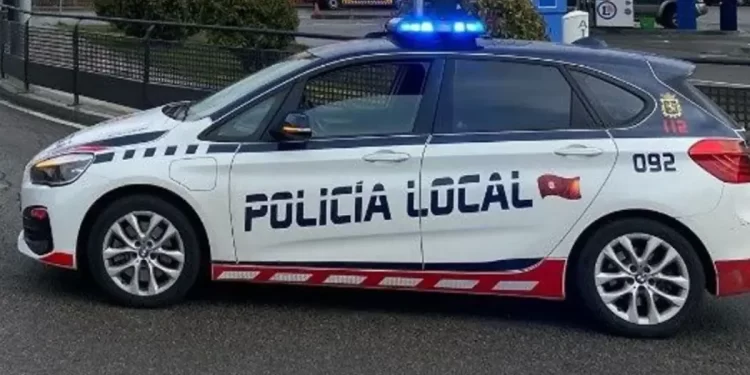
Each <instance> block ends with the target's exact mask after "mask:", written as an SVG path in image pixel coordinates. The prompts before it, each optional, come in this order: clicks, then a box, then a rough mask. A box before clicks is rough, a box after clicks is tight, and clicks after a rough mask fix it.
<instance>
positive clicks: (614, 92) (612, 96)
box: [570, 70, 646, 128]
mask: <svg viewBox="0 0 750 375" xmlns="http://www.w3.org/2000/svg"><path fill="white" fill-rule="evenodd" d="M570 73H571V75H572V76H573V78H574V79H575V80H576V82H578V84H579V85H580V86H581V89H582V90H583V92H584V94H585V95H586V96H587V97H588V98H589V101H590V102H591V103H592V104H593V105H594V107H596V109H597V111H598V112H599V114H600V115H601V116H603V117H604V118H603V119H602V120H603V121H604V124H605V126H606V127H609V128H618V127H623V126H628V125H632V123H633V121H634V120H635V119H636V118H637V117H638V116H639V115H640V114H641V112H643V110H644V109H646V102H645V101H644V100H643V99H641V98H640V97H639V96H637V95H635V94H633V93H631V92H630V91H628V90H625V89H624V88H621V87H619V86H617V85H615V84H613V83H610V82H607V81H605V80H603V79H600V78H598V77H595V76H593V75H591V74H587V73H583V72H580V71H575V70H573V71H571V72H570Z"/></svg>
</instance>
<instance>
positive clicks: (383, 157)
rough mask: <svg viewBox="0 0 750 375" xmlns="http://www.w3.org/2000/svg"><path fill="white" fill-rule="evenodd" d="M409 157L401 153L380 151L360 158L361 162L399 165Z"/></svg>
mask: <svg viewBox="0 0 750 375" xmlns="http://www.w3.org/2000/svg"><path fill="white" fill-rule="evenodd" d="M410 157H411V156H410V155H409V154H406V153H403V152H395V151H391V150H380V151H377V152H374V153H372V154H369V155H365V156H363V157H362V160H364V161H366V162H370V163H376V162H386V163H401V162H404V161H407V160H409V158H410Z"/></svg>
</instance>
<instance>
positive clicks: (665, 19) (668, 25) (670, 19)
mask: <svg viewBox="0 0 750 375" xmlns="http://www.w3.org/2000/svg"><path fill="white" fill-rule="evenodd" d="M676 17H677V6H676V5H675V4H669V5H667V6H666V7H665V8H664V12H662V14H661V17H659V24H660V25H662V26H664V28H665V29H676V28H677V18H676Z"/></svg>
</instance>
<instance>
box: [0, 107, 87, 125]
mask: <svg viewBox="0 0 750 375" xmlns="http://www.w3.org/2000/svg"><path fill="white" fill-rule="evenodd" d="M0 105H2V106H4V107H8V108H11V109H15V110H16V111H19V112H23V113H25V114H27V115H31V116H34V117H37V118H40V119H42V120H46V121H49V122H54V123H55V124H59V125H64V126H69V127H71V128H75V129H79V130H80V129H86V128H88V126H86V125H81V124H76V123H75V122H70V121H65V120H63V119H59V118H57V117H53V116H50V115H46V114H44V113H41V112H37V111H33V110H31V109H28V108H24V107H21V106H18V105H15V104H13V103H11V102H8V101H5V100H0Z"/></svg>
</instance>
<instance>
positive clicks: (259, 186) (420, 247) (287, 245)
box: [18, 17, 750, 337]
mask: <svg viewBox="0 0 750 375" xmlns="http://www.w3.org/2000/svg"><path fill="white" fill-rule="evenodd" d="M389 30H390V31H389V32H387V33H385V34H387V35H380V36H378V35H373V36H371V37H369V38H364V39H360V40H355V41H350V42H344V43H337V44H332V45H326V46H322V47H318V48H314V49H311V50H309V51H306V52H303V53H300V54H297V55H294V56H291V57H289V58H287V59H285V60H283V61H281V62H279V63H277V64H275V65H272V66H270V67H268V68H266V69H264V70H262V71H259V72H257V73H255V74H252V75H250V76H248V77H247V78H244V79H242V80H241V81H239V82H237V83H235V84H233V85H231V86H229V87H227V88H225V89H223V90H221V91H219V92H217V93H215V94H213V95H211V96H208V97H206V98H205V99H203V100H200V101H196V102H181V103H174V104H169V105H165V106H162V107H159V108H154V109H151V110H147V111H143V112H139V113H137V114H134V115H131V116H128V117H121V118H118V119H115V120H112V121H108V122H106V123H102V124H100V125H97V126H94V127H92V128H90V129H86V130H83V131H79V132H77V133H75V134H73V135H71V136H69V137H67V138H65V139H62V140H60V141H59V142H57V143H55V144H53V145H51V146H50V147H49V148H47V149H45V150H43V151H42V152H41V153H40V154H39V155H37V156H36V157H34V158H33V160H32V161H31V162H30V163H29V164H28V166H27V167H26V169H25V173H24V177H23V188H22V193H21V194H22V211H23V231H22V232H21V233H20V234H19V236H18V248H19V250H20V251H21V252H22V253H23V254H25V255H27V256H29V257H31V258H34V259H36V260H38V261H40V262H43V263H46V264H50V265H54V266H58V267H64V268H69V269H78V270H84V271H85V272H88V273H90V274H91V275H92V276H93V279H94V280H95V281H96V283H97V284H98V285H99V286H100V287H101V288H103V290H104V291H106V293H107V294H108V295H110V296H111V297H112V298H113V300H114V301H117V302H119V303H122V304H125V305H129V306H139V307H158V306H166V305H169V304H173V303H176V302H178V301H180V300H182V299H183V298H184V297H185V295H186V293H187V292H188V291H189V290H190V289H191V287H192V286H193V285H194V284H195V283H196V282H197V280H199V278H200V277H202V276H203V275H205V276H206V277H210V279H211V280H215V281H243V282H257V283H292V284H303V285H309V286H331V287H342V286H343V287H358V288H375V289H393V290H413V291H425V292H449V293H473V294H487V295H497V296H517V297H531V298H544V299H552V300H563V299H571V300H573V301H576V302H577V303H579V304H580V305H581V306H583V307H585V308H586V310H587V311H588V312H589V313H590V314H591V315H592V316H593V317H594V318H596V320H597V321H598V322H600V323H601V327H602V328H605V329H606V330H607V331H608V332H613V333H616V334H621V335H629V336H640V337H663V336H669V335H673V334H675V333H677V332H678V330H679V329H680V327H681V326H682V325H683V323H684V322H685V321H686V319H687V318H688V317H689V316H690V315H691V314H692V313H694V312H695V311H696V309H697V308H698V306H699V304H700V302H701V300H702V299H703V297H704V293H706V292H708V293H710V294H712V295H714V296H729V295H736V294H740V293H746V292H748V291H750V245H748V243H747V238H748V237H749V236H750V185H748V184H749V183H750V158H749V157H748V149H747V148H746V145H745V142H744V132H743V130H742V129H741V128H740V127H739V126H738V125H737V124H736V123H735V122H734V121H733V120H732V119H731V118H730V117H729V116H727V114H726V113H724V112H723V111H722V110H721V109H720V108H718V107H717V106H716V105H715V104H714V103H712V102H711V101H710V100H709V99H707V98H706V97H705V96H704V95H703V94H701V92H699V91H698V90H697V89H696V88H695V87H693V86H692V85H691V84H690V82H689V78H690V76H691V74H692V72H693V70H694V66H693V65H691V64H689V63H686V62H682V61H677V60H671V59H667V58H663V57H659V56H654V55H644V54H640V53H633V52H627V51H617V50H612V49H608V48H601V47H596V46H582V45H560V44H554V43H546V42H530V41H512V40H493V39H488V38H484V37H478V35H480V34H482V33H483V26H482V24H481V23H480V22H477V21H473V20H467V21H455V20H454V21H450V22H448V21H444V20H439V19H438V20H430V19H427V18H422V19H417V18H414V17H405V18H401V19H396V20H394V21H393V22H392V23H391V24H390V28H389Z"/></svg>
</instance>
